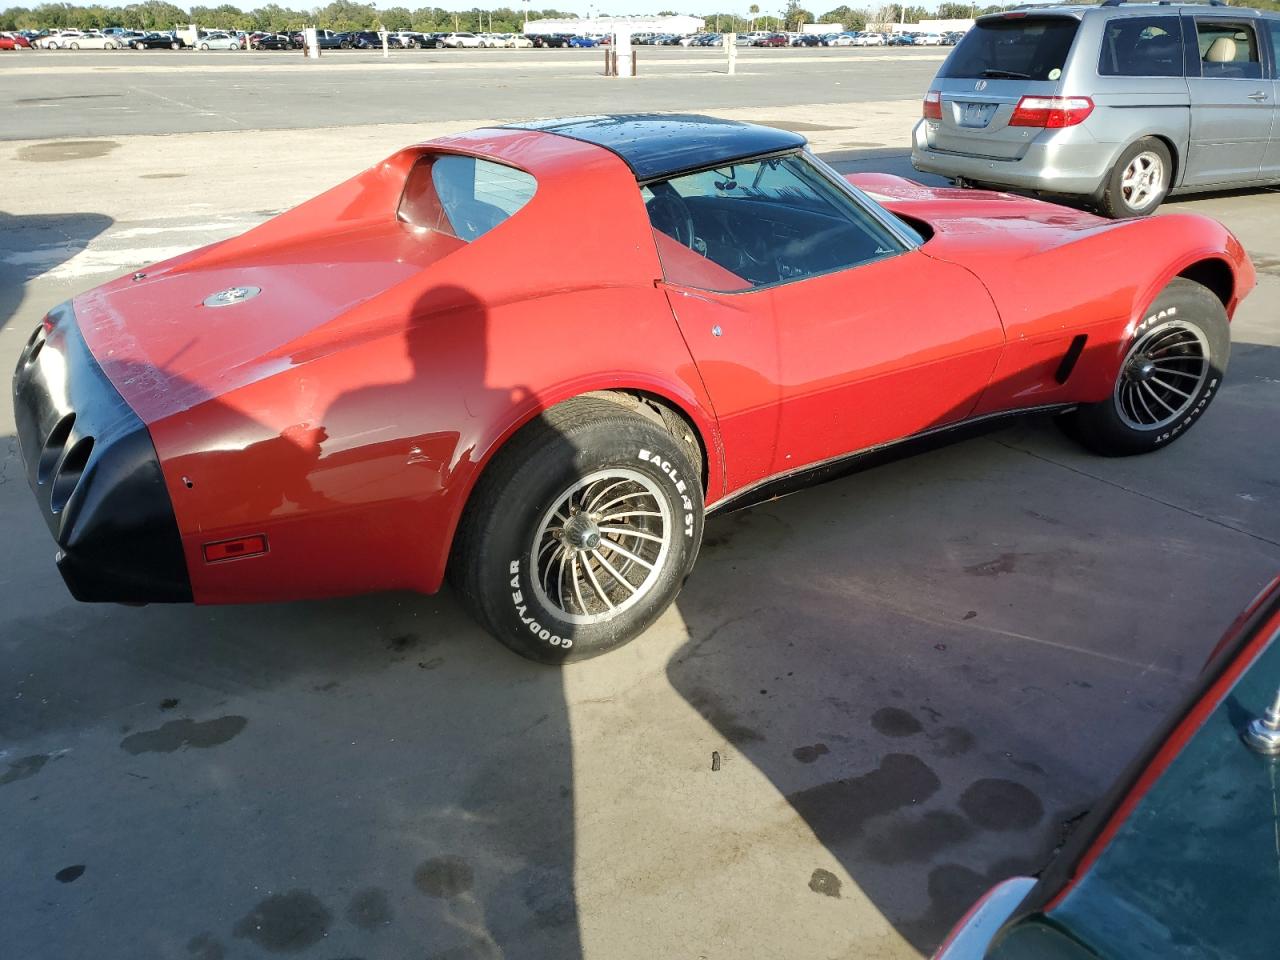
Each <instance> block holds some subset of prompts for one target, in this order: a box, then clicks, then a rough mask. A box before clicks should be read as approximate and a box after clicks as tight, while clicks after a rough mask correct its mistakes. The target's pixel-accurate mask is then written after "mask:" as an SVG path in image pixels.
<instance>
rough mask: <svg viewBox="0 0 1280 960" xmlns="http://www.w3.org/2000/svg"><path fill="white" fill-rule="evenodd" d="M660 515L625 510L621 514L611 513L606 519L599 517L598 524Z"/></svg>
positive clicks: (655, 512)
mask: <svg viewBox="0 0 1280 960" xmlns="http://www.w3.org/2000/svg"><path fill="white" fill-rule="evenodd" d="M660 516H662V514H660V513H658V512H657V511H656V510H627V511H624V512H623V513H611V514H609V516H607V517H601V518H600V523H608V522H609V521H610V520H621V519H623V518H624V517H660Z"/></svg>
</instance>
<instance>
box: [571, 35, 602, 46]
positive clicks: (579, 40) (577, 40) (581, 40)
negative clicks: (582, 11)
mask: <svg viewBox="0 0 1280 960" xmlns="http://www.w3.org/2000/svg"><path fill="white" fill-rule="evenodd" d="M569 46H571V47H598V46H599V44H598V43H596V41H595V40H594V39H593V38H591V37H570V38H569Z"/></svg>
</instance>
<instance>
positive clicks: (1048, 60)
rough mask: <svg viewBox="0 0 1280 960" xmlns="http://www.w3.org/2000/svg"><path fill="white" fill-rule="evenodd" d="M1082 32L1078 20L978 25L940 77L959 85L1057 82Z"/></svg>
mask: <svg viewBox="0 0 1280 960" xmlns="http://www.w3.org/2000/svg"><path fill="white" fill-rule="evenodd" d="M1079 26H1080V21H1079V20H1077V19H1076V18H1075V17H1015V18H1009V19H1003V18H1002V19H998V20H979V21H978V22H977V23H976V24H975V25H974V26H973V29H971V30H970V31H969V32H968V33H966V34H965V35H964V39H963V40H961V41H960V44H959V46H957V47H956V48H955V50H954V51H952V53H951V56H950V57H948V58H947V62H946V63H944V64H943V65H942V71H941V72H940V73H939V74H938V75H939V76H940V77H944V78H951V79H960V80H977V79H983V78H985V79H995V80H1057V79H1058V78H1059V77H1061V76H1062V68H1063V66H1064V65H1065V64H1066V62H1067V54H1068V53H1070V52H1071V44H1072V42H1073V41H1074V40H1075V38H1076V30H1077V29H1078V28H1079Z"/></svg>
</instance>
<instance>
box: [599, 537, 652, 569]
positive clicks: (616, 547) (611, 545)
mask: <svg viewBox="0 0 1280 960" xmlns="http://www.w3.org/2000/svg"><path fill="white" fill-rule="evenodd" d="M600 546H602V547H607V548H608V549H609V550H612V551H613V552H614V553H618V554H621V555H622V556H624V557H626V558H627V559H628V560H630V561H631V562H632V563H638V564H640V566H642V567H644V568H645V569H646V570H652V569H653V564H652V563H650V562H649V561H648V560H646V559H644V558H643V557H638V556H636V555H635V554H634V553H632V552H631V551H630V550H628V549H627V548H626V547H624V546H621V545H620V544H618V543H615V542H614V541H612V540H601V541H600Z"/></svg>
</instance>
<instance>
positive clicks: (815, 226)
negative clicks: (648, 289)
mask: <svg viewBox="0 0 1280 960" xmlns="http://www.w3.org/2000/svg"><path fill="white" fill-rule="evenodd" d="M641 193H642V196H643V198H644V201H645V207H646V209H647V210H648V212H649V220H650V224H651V225H652V227H653V231H654V239H655V242H656V243H657V247H658V255H659V257H660V259H661V261H662V267H663V272H664V275H665V276H666V278H667V280H669V281H670V282H672V283H679V284H683V285H687V286H693V287H699V288H702V289H710V290H720V291H725V292H734V291H741V290H749V289H752V288H754V287H762V286H768V285H771V284H775V283H782V282H789V281H793V280H800V279H803V278H805V277H809V276H815V275H817V274H822V273H830V272H832V271H836V270H843V269H846V268H848V267H852V266H855V265H857V264H860V263H866V262H869V261H872V260H877V259H880V258H883V257H887V256H893V255H895V254H897V253H901V252H902V251H903V250H905V249H906V248H907V245H906V243H905V242H904V241H903V240H902V239H900V238H899V237H898V236H895V234H894V233H893V231H892V230H891V229H890V228H889V227H888V226H887V225H886V224H885V223H884V222H882V221H881V220H880V219H879V218H877V217H876V216H875V215H874V214H873V213H872V212H871V211H870V210H868V209H867V208H865V207H863V206H862V205H861V204H860V203H859V202H858V200H857V199H856V196H855V195H854V194H853V193H852V192H850V191H847V190H845V189H844V188H842V187H841V186H840V185H839V184H838V183H835V182H833V181H832V179H831V178H830V177H828V176H827V175H826V174H825V173H824V172H823V171H822V170H821V169H819V167H818V166H816V165H815V163H814V162H813V161H812V159H811V158H809V157H808V156H807V155H805V154H802V153H794V154H787V155H784V156H780V157H770V158H766V159H761V160H750V161H745V162H742V163H733V164H726V165H723V166H719V167H715V168H712V169H709V170H702V171H699V172H697V173H690V174H685V175H684V176H680V177H674V178H672V179H670V180H664V181H659V182H656V183H651V184H648V185H646V186H644V187H643V188H642V190H641Z"/></svg>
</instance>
